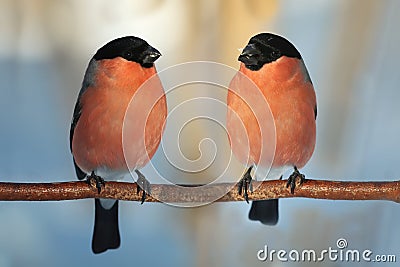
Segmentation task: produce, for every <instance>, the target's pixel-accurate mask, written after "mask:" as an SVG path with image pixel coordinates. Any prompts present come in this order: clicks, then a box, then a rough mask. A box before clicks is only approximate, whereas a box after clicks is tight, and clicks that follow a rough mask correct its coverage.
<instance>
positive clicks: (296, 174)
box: [286, 166, 306, 194]
mask: <svg viewBox="0 0 400 267" xmlns="http://www.w3.org/2000/svg"><path fill="white" fill-rule="evenodd" d="M297 178H299V179H300V182H299V185H302V184H303V183H304V181H305V180H306V177H305V176H304V174H302V173H300V172H299V170H298V169H297V167H296V166H294V171H293V173H292V174H291V175H290V176H289V178H288V180H287V183H286V188H288V187H289V186H290V193H291V194H294V189H295V188H296V179H297Z"/></svg>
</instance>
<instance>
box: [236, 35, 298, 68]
mask: <svg viewBox="0 0 400 267" xmlns="http://www.w3.org/2000/svg"><path fill="white" fill-rule="evenodd" d="M282 56H287V57H293V58H298V59H301V55H300V53H299V51H297V49H296V47H294V45H293V44H292V43H290V42H289V41H288V40H286V39H285V38H283V37H282V36H279V35H275V34H272V33H260V34H257V35H255V36H253V37H252V38H251V39H250V41H249V43H248V44H247V46H246V47H245V48H244V49H243V51H242V53H241V54H240V56H239V58H238V60H239V61H241V62H243V63H244V64H245V65H246V67H247V68H248V69H250V70H259V69H261V68H262V66H264V64H267V63H270V62H272V61H275V60H277V59H279V58H280V57H282Z"/></svg>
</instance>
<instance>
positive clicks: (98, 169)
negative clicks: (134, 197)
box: [70, 36, 167, 254]
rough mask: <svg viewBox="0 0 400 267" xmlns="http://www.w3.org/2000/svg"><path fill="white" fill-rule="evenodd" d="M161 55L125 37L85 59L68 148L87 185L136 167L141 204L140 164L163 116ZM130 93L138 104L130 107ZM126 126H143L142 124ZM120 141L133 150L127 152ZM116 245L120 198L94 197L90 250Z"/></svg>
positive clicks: (100, 183)
mask: <svg viewBox="0 0 400 267" xmlns="http://www.w3.org/2000/svg"><path fill="white" fill-rule="evenodd" d="M160 56H161V54H160V52H159V51H158V50H157V49H155V48H153V47H152V46H150V45H149V44H148V43H147V42H146V41H144V40H142V39H140V38H137V37H134V36H126V37H121V38H118V39H115V40H112V41H110V42H109V43H107V44H105V45H104V46H103V47H101V48H100V49H99V50H98V51H97V52H96V54H95V55H94V56H93V57H92V59H91V60H90V62H89V65H88V67H87V70H86V73H85V75H84V79H83V83H82V88H81V90H80V92H79V95H78V100H77V102H76V105H75V109H74V113H73V118H72V123H71V130H70V148H71V152H72V155H73V163H74V166H75V170H76V175H77V177H78V179H80V180H82V179H86V180H87V181H88V182H89V184H91V182H93V181H94V182H95V184H96V187H97V189H98V191H99V192H100V190H101V187H102V186H105V181H109V180H120V179H123V178H124V176H125V175H126V174H128V173H129V172H130V171H133V170H134V171H135V172H136V174H137V175H138V181H137V182H138V184H139V185H141V186H142V188H144V189H146V190H143V192H142V203H143V201H144V198H145V196H146V192H145V191H147V192H148V193H149V184H148V182H147V180H145V178H144V176H143V175H142V174H141V173H140V171H139V169H140V168H141V167H143V166H144V165H145V164H146V163H147V162H148V161H149V160H150V159H151V157H152V156H153V155H154V153H155V151H156V150H157V147H158V146H159V144H160V141H161V136H162V133H163V130H164V124H165V119H166V115H167V104H166V98H165V94H164V90H163V87H162V85H161V82H160V80H159V78H158V75H157V71H156V68H155V66H154V62H155V61H156V60H157V59H158V58H159V57H160ZM149 80H151V83H150V86H147V87H146V88H145V89H146V90H142V91H146V92H145V93H138V91H139V88H141V86H142V85H143V84H145V83H146V82H147V81H149ZM134 96H135V97H136V98H139V99H136V100H137V101H135V103H136V104H137V103H139V105H138V106H135V107H133V108H130V109H129V106H130V105H131V104H130V103H131V100H132V98H133V97H134ZM141 103H147V105H144V106H146V107H151V110H149V109H148V108H143V107H144V106H143V105H142V104H141ZM128 109H129V110H130V111H131V114H129V115H127V110H128ZM132 111H133V113H132ZM137 122H143V123H142V124H140V123H139V124H137ZM135 123H136V124H135ZM124 125H143V126H142V128H144V129H140V127H128V128H124V127H125V126H124ZM124 131H125V132H124ZM126 131H128V132H126ZM123 135H124V137H125V139H124V141H123V140H122V139H123ZM123 146H124V147H125V146H127V147H130V148H131V150H132V151H135V153H132V154H131V155H130V156H129V157H125V155H126V153H125V151H124V147H123ZM128 150H129V149H128ZM128 166H129V168H128ZM138 188H139V187H138ZM119 246H120V234H119V227H118V201H116V200H107V199H95V221H94V233H93V239H92V250H93V252H94V253H96V254H97V253H102V252H104V251H106V250H107V249H115V248H118V247H119Z"/></svg>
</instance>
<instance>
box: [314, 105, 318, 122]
mask: <svg viewBox="0 0 400 267" xmlns="http://www.w3.org/2000/svg"><path fill="white" fill-rule="evenodd" d="M314 115H315V119H317V105H315V107H314Z"/></svg>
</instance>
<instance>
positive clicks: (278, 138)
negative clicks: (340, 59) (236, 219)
mask: <svg viewBox="0 0 400 267" xmlns="http://www.w3.org/2000/svg"><path fill="white" fill-rule="evenodd" d="M238 60H239V61H240V62H241V63H240V69H239V71H238V72H237V74H236V75H235V76H234V77H233V79H232V81H231V83H230V85H229V89H230V90H229V91H228V96H227V105H228V114H227V129H228V134H229V138H230V144H231V147H232V151H233V153H234V155H235V156H236V157H237V158H238V159H239V160H240V159H244V158H246V159H247V160H241V161H242V163H243V164H246V165H247V167H248V169H247V172H245V174H244V175H243V177H242V179H241V180H240V182H239V186H238V187H239V193H240V194H241V193H242V191H243V189H244V196H245V198H246V201H248V194H247V191H248V190H249V191H251V189H252V187H251V180H252V169H256V171H255V176H256V178H259V179H261V180H263V179H282V175H283V174H284V173H285V172H286V171H288V170H290V169H293V173H292V174H291V175H290V176H289V178H288V181H287V187H289V186H290V190H291V192H292V193H293V191H294V189H295V185H296V179H300V184H301V183H302V182H303V181H304V179H305V177H304V175H303V174H301V173H300V172H299V171H298V168H302V167H303V166H304V165H305V164H306V163H307V162H308V160H309V159H310V157H311V155H312V154H313V151H314V147H315V139H316V123H315V120H316V117H317V103H316V96H315V91H314V87H313V84H312V82H311V79H310V76H309V74H308V71H307V69H306V66H305V64H304V61H303V59H302V57H301V55H300V53H299V51H298V50H297V49H296V48H295V47H294V45H293V44H291V43H290V42H289V41H288V40H286V39H285V38H283V37H281V36H278V35H275V34H272V33H260V34H257V35H255V36H253V37H252V38H251V39H250V41H249V42H248V44H247V46H246V47H245V48H244V49H243V51H242V53H241V54H240V56H239V58H238ZM243 77H246V78H247V79H248V80H250V82H251V83H252V84H254V87H255V88H257V90H259V91H261V93H262V94H260V95H261V97H258V98H256V100H255V101H253V102H251V103H250V102H249V103H245V102H246V101H245V99H244V98H242V97H241V96H240V92H245V94H246V92H247V94H249V95H254V92H249V90H250V89H248V87H249V86H248V84H249V83H246V82H244V81H245V79H243ZM258 93H259V92H258ZM263 101H266V102H267V103H268V105H267V106H269V109H270V113H271V114H272V118H273V123H272V124H271V125H270V126H271V127H275V130H274V131H275V136H274V138H271V140H272V141H274V142H275V146H274V156H273V158H272V160H270V161H269V160H263V159H262V158H260V154H261V151H260V149H261V147H262V146H268V145H269V144H267V143H268V142H271V140H267V139H266V138H263V137H260V127H259V126H260V125H257V123H256V121H260V120H259V118H257V119H258V120H257V119H256V118H254V116H255V115H254V114H253V113H252V109H253V108H254V109H257V108H258V107H259V106H262V105H263V103H262V102H263ZM249 105H250V106H249ZM267 106H266V107H267ZM232 114H237V116H238V117H239V118H240V121H241V122H240V123H242V124H241V125H243V126H244V128H245V130H246V132H247V138H248V140H245V141H244V140H242V139H243V138H242V137H241V136H240V135H239V134H237V128H238V127H243V126H241V125H239V120H237V119H235V117H234V116H233V115H232ZM266 114H267V113H266ZM261 116H263V115H261ZM246 151H247V152H248V155H244V153H245V152H246ZM246 156H247V157H246ZM266 158H268V157H266ZM253 167H255V168H253ZM257 169H258V170H259V171H257ZM263 169H264V171H262V170H263ZM265 169H268V171H265ZM249 219H250V220H258V221H260V222H261V223H263V224H267V225H274V224H276V223H277V222H278V200H277V199H273V200H262V201H253V203H252V206H251V209H250V213H249Z"/></svg>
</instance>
